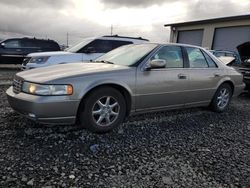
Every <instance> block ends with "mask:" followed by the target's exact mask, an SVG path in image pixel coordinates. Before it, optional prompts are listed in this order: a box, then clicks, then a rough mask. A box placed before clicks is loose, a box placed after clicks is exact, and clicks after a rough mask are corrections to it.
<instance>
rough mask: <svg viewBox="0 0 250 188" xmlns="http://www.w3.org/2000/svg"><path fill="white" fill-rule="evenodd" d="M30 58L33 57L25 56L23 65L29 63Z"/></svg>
mask: <svg viewBox="0 0 250 188" xmlns="http://www.w3.org/2000/svg"><path fill="white" fill-rule="evenodd" d="M30 59H31V57H26V58H24V60H23V65H27V63H29V61H30Z"/></svg>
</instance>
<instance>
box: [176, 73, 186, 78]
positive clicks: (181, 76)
mask: <svg viewBox="0 0 250 188" xmlns="http://www.w3.org/2000/svg"><path fill="white" fill-rule="evenodd" d="M178 78H179V79H187V75H185V74H178Z"/></svg>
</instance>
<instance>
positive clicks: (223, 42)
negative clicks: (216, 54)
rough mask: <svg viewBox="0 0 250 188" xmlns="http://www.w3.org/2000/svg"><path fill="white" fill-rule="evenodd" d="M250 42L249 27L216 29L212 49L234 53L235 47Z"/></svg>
mask: <svg viewBox="0 0 250 188" xmlns="http://www.w3.org/2000/svg"><path fill="white" fill-rule="evenodd" d="M248 41H250V26H242V27H227V28H217V29H216V30H215V35H214V41H213V49H214V50H230V51H236V50H237V49H236V47H237V46H238V45H240V44H242V43H245V42H248Z"/></svg>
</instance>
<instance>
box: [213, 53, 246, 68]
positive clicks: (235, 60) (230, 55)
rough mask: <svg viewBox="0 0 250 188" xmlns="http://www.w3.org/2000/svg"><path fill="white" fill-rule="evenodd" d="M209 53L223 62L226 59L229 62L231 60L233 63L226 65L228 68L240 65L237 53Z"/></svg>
mask: <svg viewBox="0 0 250 188" xmlns="http://www.w3.org/2000/svg"><path fill="white" fill-rule="evenodd" d="M210 52H211V53H212V54H213V55H214V56H216V57H218V58H219V59H220V58H222V59H223V60H224V59H226V57H228V59H229V60H230V58H233V61H229V63H227V65H228V66H239V65H240V64H241V58H240V55H239V54H238V53H237V52H234V51H227V50H210Z"/></svg>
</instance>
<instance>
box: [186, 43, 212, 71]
mask: <svg viewBox="0 0 250 188" xmlns="http://www.w3.org/2000/svg"><path fill="white" fill-rule="evenodd" d="M186 49H187V54H188V59H189V64H190V67H191V68H206V67H208V64H207V61H206V59H205V57H204V56H203V54H202V52H201V51H200V49H198V48H191V47H187V48H186Z"/></svg>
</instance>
